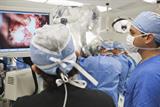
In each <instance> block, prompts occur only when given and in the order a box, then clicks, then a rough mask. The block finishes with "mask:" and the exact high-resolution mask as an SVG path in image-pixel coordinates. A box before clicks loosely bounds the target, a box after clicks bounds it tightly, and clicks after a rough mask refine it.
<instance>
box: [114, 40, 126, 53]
mask: <svg viewBox="0 0 160 107" xmlns="http://www.w3.org/2000/svg"><path fill="white" fill-rule="evenodd" d="M113 47H114V49H118V50H122V51H124V50H125V48H124V46H123V44H122V43H120V42H118V41H114V43H113Z"/></svg>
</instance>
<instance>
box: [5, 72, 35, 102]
mask: <svg viewBox="0 0 160 107" xmlns="http://www.w3.org/2000/svg"><path fill="white" fill-rule="evenodd" d="M34 91H35V84H34V80H33V77H32V72H31V69H23V70H15V71H12V72H7V74H6V79H5V98H6V99H9V100H13V101H15V100H16V99H17V98H18V97H22V96H25V95H32V94H33V93H34Z"/></svg>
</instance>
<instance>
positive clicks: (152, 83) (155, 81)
mask: <svg viewBox="0 0 160 107" xmlns="http://www.w3.org/2000/svg"><path fill="white" fill-rule="evenodd" d="M127 43H128V49H129V50H130V51H132V52H138V53H139V54H140V55H141V57H142V61H141V63H139V64H138V65H137V67H136V68H135V69H134V71H133V72H132V74H131V77H130V79H129V80H128V82H127V85H126V88H127V90H126V92H125V98H122V99H123V100H124V101H125V107H160V15H159V14H157V13H154V12H151V11H145V12H142V13H140V14H139V15H138V16H137V17H136V18H135V19H134V20H133V22H132V26H131V28H130V34H129V35H128V37H127ZM121 101H122V100H121ZM121 103H123V101H122V102H121Z"/></svg>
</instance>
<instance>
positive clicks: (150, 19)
mask: <svg viewBox="0 0 160 107" xmlns="http://www.w3.org/2000/svg"><path fill="white" fill-rule="evenodd" d="M132 25H133V26H134V27H135V28H137V29H138V30H139V31H140V32H142V33H153V34H154V35H155V40H156V41H157V42H159V43H160V15H159V14H157V13H154V12H151V11H145V12H142V13H141V14H139V15H138V16H137V17H136V18H135V19H134V20H133V22H132Z"/></svg>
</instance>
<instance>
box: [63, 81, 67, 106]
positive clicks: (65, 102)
mask: <svg viewBox="0 0 160 107" xmlns="http://www.w3.org/2000/svg"><path fill="white" fill-rule="evenodd" d="M64 89H65V97H64V103H63V107H66V104H67V97H68V91H67V85H66V84H65V83H64Z"/></svg>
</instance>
